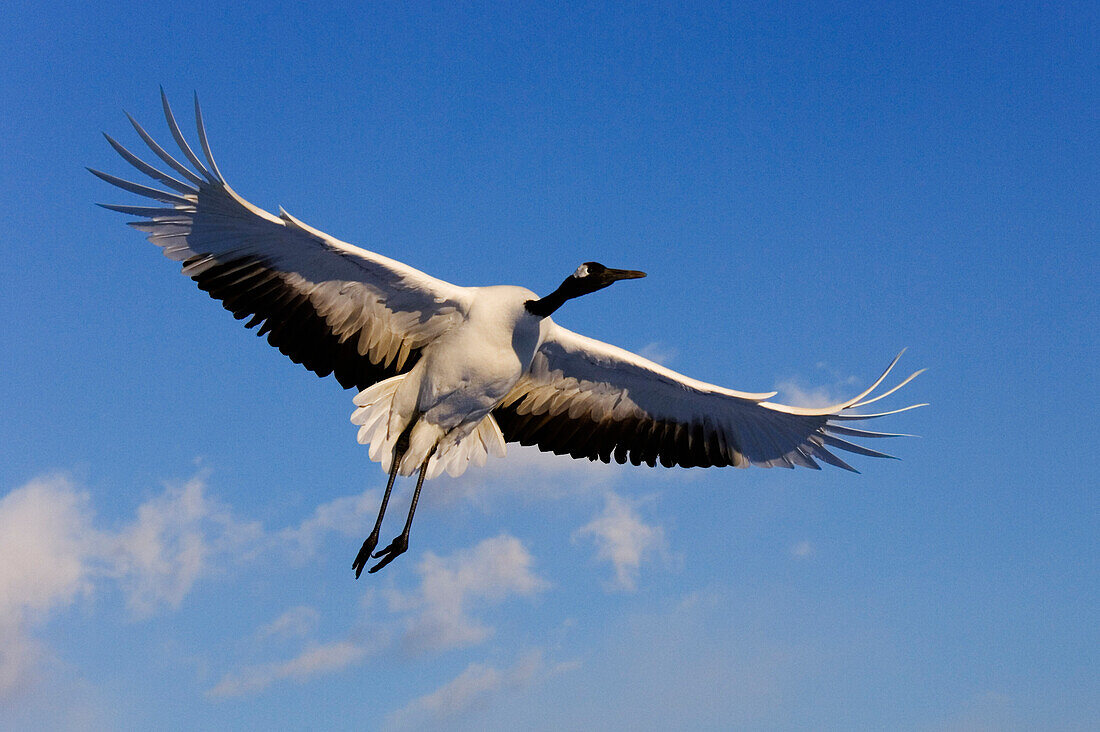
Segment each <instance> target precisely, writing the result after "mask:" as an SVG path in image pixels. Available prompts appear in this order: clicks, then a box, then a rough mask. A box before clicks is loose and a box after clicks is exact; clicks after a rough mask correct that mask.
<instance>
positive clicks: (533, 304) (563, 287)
mask: <svg viewBox="0 0 1100 732" xmlns="http://www.w3.org/2000/svg"><path fill="white" fill-rule="evenodd" d="M586 292H590V290H589V289H586V288H584V287H583V286H582V285H580V283H579V282H578V281H577V278H575V277H566V278H565V281H564V282H562V283H561V284H560V285H558V289H556V290H554V291H553V292H551V293H550V294H549V295H547V296H546V297H543V298H540V299H538V300H528V301H527V302H525V303H523V306H524V307H525V308H527V312H529V313H531V314H532V315H537V316H538V317H540V318H545V317H546V316H548V315H550V314H551V313H552V312H554V311H555V310H557V309H558V308H560V307H561V306H562V305H563V304H565V301H566V300H571V299H573V298H574V297H578V296H580V295H583V294H585V293H586Z"/></svg>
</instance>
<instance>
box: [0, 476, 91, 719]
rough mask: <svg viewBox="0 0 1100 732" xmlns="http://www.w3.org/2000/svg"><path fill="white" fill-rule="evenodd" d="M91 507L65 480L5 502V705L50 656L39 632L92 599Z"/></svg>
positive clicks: (0, 692) (0, 682)
mask: <svg viewBox="0 0 1100 732" xmlns="http://www.w3.org/2000/svg"><path fill="white" fill-rule="evenodd" d="M89 503H90V502H89V500H88V496H87V494H86V493H84V492H83V491H78V490H76V489H75V488H74V487H73V485H72V483H71V482H70V481H69V480H68V479H67V478H65V477H62V476H53V477H46V478H38V479H35V480H32V481H31V482H29V483H27V484H26V485H24V486H22V487H20V488H17V489H15V490H13V491H12V492H10V493H8V494H7V495H6V496H4V497H3V498H2V499H0V557H3V561H2V562H0V698H2V697H3V696H5V695H7V694H9V693H11V692H13V691H14V690H15V689H16V688H18V687H19V686H20V684H21V683H23V682H25V681H26V680H27V677H28V675H30V674H31V673H33V669H34V668H35V664H36V663H37V661H38V659H39V658H40V656H41V655H42V653H43V649H42V648H41V646H40V645H39V644H38V642H37V641H36V640H35V639H34V637H33V636H32V634H31V629H32V628H33V626H34V625H36V624H37V623H39V622H41V621H42V620H44V619H45V617H46V616H47V615H48V614H49V612H50V611H51V610H53V609H55V608H57V607H61V606H65V605H68V604H69V603H71V602H72V601H73V599H74V598H75V597H76V596H77V595H78V594H81V593H86V592H89V591H91V588H92V583H91V579H90V576H89V575H90V568H89V561H90V560H91V558H92V557H93V556H94V554H95V548H96V543H97V536H96V534H95V532H94V531H93V530H92V528H91V523H90V515H91V514H90V510H89Z"/></svg>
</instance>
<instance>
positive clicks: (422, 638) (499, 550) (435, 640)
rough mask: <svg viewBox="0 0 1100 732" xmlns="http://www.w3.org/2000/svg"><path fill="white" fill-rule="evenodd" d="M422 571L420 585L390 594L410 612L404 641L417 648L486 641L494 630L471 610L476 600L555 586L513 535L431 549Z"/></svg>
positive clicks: (392, 603) (394, 605) (394, 607)
mask: <svg viewBox="0 0 1100 732" xmlns="http://www.w3.org/2000/svg"><path fill="white" fill-rule="evenodd" d="M416 571H417V573H418V574H419V575H420V586H419V587H418V588H417V589H416V590H415V591H413V592H411V593H403V592H400V591H396V590H391V591H390V592H389V593H388V595H387V596H388V600H389V607H390V610H391V611H395V612H401V613H406V614H408V619H407V620H406V622H405V634H404V644H405V645H406V646H407V647H408V648H409V649H410V650H412V651H440V650H445V649H448V648H457V647H461V646H469V645H473V644H476V643H480V642H481V641H483V640H485V639H486V638H488V637H489V636H490V635H491V634H492V629H491V628H489V627H487V626H485V625H484V624H482V623H481V622H480V621H479V620H477V619H476V618H475V617H473V616H472V615H471V614H470V613H469V607H470V605H471V604H473V603H474V602H475V601H476V602H477V603H478V604H479V605H486V604H495V603H499V602H503V601H504V600H506V599H508V598H510V597H514V596H519V597H531V596H533V595H535V594H536V593H538V592H540V591H541V590H543V589H545V588H546V587H548V586H549V585H548V583H547V582H546V580H544V579H542V578H541V577H540V576H539V575H538V574H537V573H536V572H535V571H534V558H533V557H532V556H531V554H530V553H529V552H528V551H527V549H526V547H524V546H523V543H522V542H520V540H519V539H517V538H516V537H514V536H509V535H507V534H501V535H500V536H496V537H493V538H491V539H485V540H484V541H482V542H480V543H478V544H477V545H476V546H474V547H472V548H470V549H462V550H459V551H457V552H455V553H453V554H451V555H450V556H446V557H440V556H437V555H435V554H433V553H431V552H427V553H425V555H424V558H423V559H422V560H421V561H420V564H419V565H418V566H417V568H416Z"/></svg>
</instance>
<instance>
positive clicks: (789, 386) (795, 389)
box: [775, 361, 859, 407]
mask: <svg viewBox="0 0 1100 732" xmlns="http://www.w3.org/2000/svg"><path fill="white" fill-rule="evenodd" d="M814 366H815V367H816V368H817V370H818V371H823V372H825V374H826V377H827V379H828V382H829V383H828V384H824V385H821V386H813V387H808V386H805V384H804V382H803V380H802V379H800V378H798V377H792V378H790V379H785V380H783V381H778V382H776V384H775V389H776V391H778V392H779V395H780V397H781V400H782V401H783V403H785V404H790V405H791V406H793V407H828V406H831V405H833V404H839V403H840V402H843V401H845V400H847V399H850V398H851V397H853V396H855V395H856V393H857V391H856V390H855V386H856V385H857V384H859V378H858V377H856V376H851V375H849V376H845V375H843V374H842V373H841V372H840V371H838V370H837V369H835V368H833V367H831V366H829V365H828V364H827V363H825V362H824V361H819V362H817V363H816V364H814Z"/></svg>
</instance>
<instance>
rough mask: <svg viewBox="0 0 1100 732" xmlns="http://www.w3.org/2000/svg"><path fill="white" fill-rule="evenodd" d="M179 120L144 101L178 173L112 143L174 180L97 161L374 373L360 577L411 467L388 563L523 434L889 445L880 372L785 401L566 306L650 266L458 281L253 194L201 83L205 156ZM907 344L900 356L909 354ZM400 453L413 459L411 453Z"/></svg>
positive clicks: (172, 247)
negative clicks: (372, 472)
mask: <svg viewBox="0 0 1100 732" xmlns="http://www.w3.org/2000/svg"><path fill="white" fill-rule="evenodd" d="M161 99H162V103H163V107H164V113H165V116H166V118H167V120H168V126H169V130H170V132H171V134H172V137H173V138H174V139H175V141H176V143H177V144H178V146H179V148H180V150H181V152H182V154H183V155H184V157H185V158H186V159H187V162H188V163H189V164H190V167H189V166H188V165H185V164H184V163H182V162H179V161H178V160H176V159H175V158H174V157H172V156H171V155H170V154H169V153H168V152H166V151H165V150H164V149H163V148H162V147H160V146H159V145H158V144H157V143H156V142H155V141H154V140H153V138H152V137H151V136H150V135H149V134H148V133H146V132H145V130H144V129H142V128H141V126H140V125H138V124H137V122H135V121H134V120H133V118H130V121H131V123H132V124H133V126H134V128H135V129H136V131H137V133H138V135H139V136H140V137H141V138H142V140H144V141H145V143H146V144H147V145H148V146H149V148H150V149H151V150H152V151H153V153H154V154H155V155H156V156H157V157H159V158H160V159H161V160H162V161H163V162H164V163H165V164H166V165H167V166H168V167H169V168H171V169H172V170H173V171H174V172H175V173H176V174H178V176H179V177H176V176H174V175H170V174H167V173H164V172H162V171H160V170H158V169H156V168H154V167H153V166H151V165H149V164H148V163H146V162H144V161H142V160H141V159H139V158H138V157H137V156H135V155H134V154H132V153H131V152H130V151H128V150H127V149H126V148H124V147H123V146H122V145H120V144H119V143H117V142H116V141H115V140H113V139H112V138H111V137H110V136H107V140H108V142H109V143H110V144H111V146H112V147H114V149H115V150H116V151H117V152H118V153H119V154H120V155H121V156H122V157H123V158H124V159H125V160H126V161H127V162H129V163H131V164H132V165H133V166H134V167H135V168H137V169H138V170H139V171H141V172H142V173H144V174H146V175H148V176H149V177H150V178H152V179H153V180H155V181H157V182H159V183H160V184H161V185H163V186H164V187H166V188H167V189H169V190H163V189H158V188H153V187H149V186H145V185H141V184H137V183H132V182H129V181H126V180H123V179H121V178H117V177H115V176H112V175H108V174H106V173H101V172H99V171H95V170H92V171H91V172H93V173H94V174H95V175H97V176H99V177H100V178H102V179H103V180H105V181H107V182H109V183H111V184H113V185H116V186H118V187H119V188H122V189H124V190H126V191H130V192H132V193H136V194H138V195H141V196H145V197H147V198H151V199H153V200H154V201H157V202H159V205H154V206H128V205H121V206H120V205H107V206H106V207H107V208H110V209H112V210H115V211H119V212H122V213H125V214H130V215H133V216H137V217H140V219H141V220H140V221H135V222H131V225H132V226H134V227H136V228H138V229H140V230H141V231H144V232H145V233H146V234H147V235H148V237H149V240H150V241H152V242H153V243H154V244H156V245H158V246H160V247H161V248H162V250H163V252H164V254H165V256H167V257H168V258H170V259H173V260H176V261H179V262H182V266H183V273H184V274H186V275H188V276H190V277H191V278H192V279H194V280H195V281H196V282H197V283H198V285H199V287H200V288H202V289H203V290H206V291H207V292H208V293H210V295H211V296H212V297H215V298H217V299H219V300H221V301H222V302H223V304H224V306H225V307H226V309H228V310H230V311H231V312H233V314H234V315H235V316H236V317H237V318H239V319H244V318H250V320H249V322H248V323H247V326H248V327H254V326H257V325H259V326H261V327H260V330H259V333H260V334H261V335H263V334H266V335H267V337H268V341H269V342H270V343H271V344H272V345H274V346H276V347H278V348H279V349H280V350H281V351H282V352H283V353H285V354H286V355H288V356H289V357H290V358H292V359H293V360H294V361H296V362H298V363H301V364H303V365H304V366H306V367H307V368H309V369H310V370H312V371H314V372H316V373H317V374H318V375H320V376H327V375H328V374H330V373H331V374H333V375H334V376H335V377H336V378H337V379H338V380H339V381H340V383H341V384H342V385H343V386H345V387H356V388H357V389H359V393H358V395H357V396H356V397H355V400H354V401H355V405H356V407H357V408H356V410H355V411H354V413H353V414H352V421H353V422H354V423H355V424H357V425H359V434H358V438H359V441H360V442H362V443H364V444H369V445H370V457H371V459H372V460H376V461H379V462H381V463H382V465H383V467H384V468H385V469H386V470H387V471H388V472H389V473H390V480H389V485H388V486H387V489H386V493H385V497H384V499H383V504H382V510H381V511H380V512H379V517H378V522H377V524H376V526H375V530H374V532H373V533H372V534H371V537H370V538H368V540H367V541H366V542H364V547H363V550H362V551H360V554H359V556H358V557H357V558H356V562H355V568H356V576H358V573H359V571H361V570H362V568H363V564H364V562H365V561H366V558H367V556H369V555H370V552H371V551H373V549H374V545H375V544H376V542H377V533H378V528H379V526H380V524H381V521H382V515H383V514H384V512H385V506H386V502H387V501H388V498H389V492H390V488H392V485H393V479H394V476H395V474H396V473H400V474H402V475H411V474H412V473H414V472H416V471H417V470H419V471H420V476H419V479H418V481H417V488H416V492H415V493H414V500H413V506H412V509H410V512H409V518H408V521H407V522H406V526H405V531H404V532H403V533H402V535H401V536H399V537H398V538H397V539H395V540H394V543H393V544H391V545H390V546H389V547H387V549H385V550H383V551H382V552H379V554H377V555H375V556H380V557H384V559H383V561H382V562H380V563H379V564H378V565H377V566H375V567H373V568H372V569H371V571H376V570H377V569H379V568H381V567H382V566H384V565H385V564H387V563H388V562H389V561H391V560H392V559H393V558H394V557H395V556H397V555H398V554H400V553H401V552H403V551H404V550H405V547H407V540H408V530H409V526H410V525H411V521H412V513H413V510H415V505H416V497H417V496H418V495H419V491H420V486H421V484H422V482H423V480H424V479H425V477H433V476H435V475H437V474H438V473H440V472H441V471H443V470H446V471H447V472H448V473H450V474H451V475H459V474H461V473H462V472H463V471H464V470H465V469H466V467H467V465H468V464H469V463H470V462H474V463H476V464H479V465H480V464H483V463H484V461H485V459H486V458H487V457H488V456H490V455H492V456H503V455H504V453H505V443H506V442H519V443H521V444H527V445H537V446H538V447H539V448H540V449H542V450H548V451H553V452H555V453H559V454H568V455H571V456H573V457H577V458H588V459H591V460H597V459H599V460H602V461H604V462H610V461H611V460H615V461H617V462H620V463H625V462H627V461H629V462H631V463H633V464H635V465H638V464H642V463H645V464H648V465H651V466H652V465H656V464H657V463H658V462H660V463H661V464H662V465H666V466H673V465H681V466H687V467H691V466H701V467H708V466H724V465H735V466H738V467H747V466H748V465H758V466H762V467H788V468H790V467H794V466H796V465H800V466H805V467H809V468H814V469H818V467H819V466H818V464H817V461H818V460H821V461H824V462H826V463H829V464H831V465H835V466H838V467H841V468H845V469H848V470H852V468H851V466H849V465H848V464H847V463H845V462H844V461H843V460H841V459H840V458H839V457H837V456H836V455H835V453H834V452H833V451H832V450H833V449H839V450H844V451H847V452H853V453H859V454H862V455H869V456H874V457H889V456H887V455H885V454H883V453H881V452H878V451H875V450H871V449H868V448H866V447H863V446H861V445H858V444H855V443H853V442H851V441H849V440H848V439H845V438H849V437H856V438H879V437H894V436H897V435H893V434H889V433H881V432H869V431H866V430H861V429H855V428H853V427H851V426H849V424H850V423H851V422H852V421H858V420H866V419H872V418H876V417H881V416H884V415H886V414H894V413H896V412H901V411H905V410H907V409H912V408H914V407H916V406H922V405H912V406H909V407H904V408H902V409H896V410H893V411H890V412H883V413H879V414H856V413H852V412H851V411H849V410H851V409H853V408H856V407H861V406H864V405H866V404H870V403H871V402H874V401H877V400H878V399H881V398H882V397H884V396H887V395H889V394H891V393H893V392H894V391H896V390H897V389H899V388H901V386H904V385H905V384H906V383H908V382H909V381H910V380H911V379H912V378H914V377H915V376H916V375H917V374H919V373H920V372H919V371H918V372H916V373H914V374H913V375H911V376H909V377H908V378H906V379H905V380H904V381H902V382H901V383H900V384H898V385H897V386H895V387H894V388H893V389H890V390H889V391H887V392H885V393H883V394H881V395H879V396H874V397H872V396H871V394H872V393H873V392H874V390H875V389H877V388H878V387H879V385H880V384H881V383H882V381H883V380H884V379H885V377H886V375H887V374H888V373H889V372H890V370H891V369H892V368H893V366H894V364H896V363H897V360H898V359H897V358H895V359H894V361H893V362H892V363H891V364H890V367H889V368H887V369H886V372H884V373H883V375H882V376H881V377H880V378H879V379H878V380H877V381H875V383H874V384H873V385H872V386H871V388H869V389H867V390H866V391H864V392H863V393H861V394H859V395H858V396H856V397H855V398H853V399H850V400H848V401H845V402H842V403H839V404H835V405H832V406H829V407H824V408H820V409H808V408H801V407H791V406H786V405H783V404H778V403H774V402H770V401H768V399H770V398H771V397H772V396H774V395H775V392H769V393H762V394H761V393H747V392H740V391H733V390H731V389H726V388H723V387H720V386H715V385H713V384H707V383H704V382H701V381H696V380H694V379H691V378H688V377H686V376H683V375H681V374H678V373H676V372H674V371H671V370H670V369H666V368H664V367H662V366H660V365H658V364H655V363H653V362H652V361H649V360H647V359H645V358H642V357H640V356H638V355H635V354H633V353H630V352H628V351H625V350H623V349H620V348H616V347H614V346H611V345H608V344H606V343H601V342H600V341H596V340H593V339H591V338H586V337H584V336H582V335H578V334H577V333H574V332H572V331H570V330H567V329H565V328H563V327H561V326H559V325H557V324H556V323H554V322H553V320H552V319H551V318H550V317H549V314H550V313H551V312H553V311H554V310H555V309H556V308H557V307H559V306H560V305H561V304H562V303H563V302H565V301H566V300H568V299H570V298H572V297H577V296H579V295H583V294H586V293H588V292H592V291H594V290H597V289H600V288H602V287H606V286H607V285H610V284H611V283H612V282H614V281H616V280H618V279H628V278H634V277H641V276H644V275H643V273H640V272H632V271H626V270H611V269H607V268H605V267H603V266H602V265H599V264H597V263H594V262H589V263H585V264H584V265H582V266H581V267H579V268H578V269H577V271H576V272H574V273H573V275H571V276H570V277H568V278H567V279H566V280H565V281H564V282H563V283H562V286H561V287H559V288H558V289H557V290H556V291H555V292H554V293H551V294H550V295H548V296H546V297H545V298H539V297H538V296H537V295H536V294H535V293H533V292H531V291H530V290H527V289H524V288H522V287H509V286H498V287H459V286H456V285H452V284H450V283H447V282H444V281H442V280H438V279H435V278H433V277H430V276H428V275H426V274H424V273H422V272H420V271H418V270H415V269H413V268H412V267H409V266H407V265H404V264H402V263H400V262H397V261H395V260H393V259H389V258H387V257H384V256H381V255H379V254H375V253H374V252H369V251H366V250H364V249H360V248H359V247H355V246H353V245H351V244H347V243H345V242H342V241H339V240H337V239H334V238H332V237H330V236H328V235H327V234H324V233H323V232H321V231H318V230H316V229H314V228H312V227H310V226H308V225H306V224H304V223H302V222H301V221H298V220H297V219H295V218H294V217H293V216H291V215H290V214H288V213H286V212H285V211H283V210H282V209H280V213H279V216H274V215H272V214H270V213H268V212H266V211H263V210H261V209H259V208H257V207H256V206H253V205H252V204H250V203H248V202H247V201H245V200H244V199H243V198H241V197H240V196H238V195H237V194H236V193H235V192H234V191H233V189H232V188H230V187H229V185H228V184H227V183H226V182H225V179H224V178H223V177H222V175H221V173H220V172H219V170H218V168H217V165H216V164H215V163H214V160H213V156H212V155H211V152H210V146H209V143H208V142H207V139H206V133H205V130H204V128H203V124H202V114H201V112H200V110H199V106H198V100H197V99H196V102H195V115H196V122H197V127H198V137H199V142H200V145H201V148H202V151H203V154H204V156H205V158H206V162H205V163H204V162H203V161H201V160H200V159H199V158H198V156H197V155H196V154H195V153H194V152H193V151H192V149H191V148H190V146H189V145H188V143H187V141H186V140H185V138H184V136H183V134H182V133H181V131H180V129H179V126H178V125H177V124H176V121H175V118H174V116H173V114H172V111H171V109H170V107H169V105H168V100H167V98H165V97H164V93H163V91H162V92H161ZM900 355H901V354H899V355H898V358H900ZM395 460H396V462H395Z"/></svg>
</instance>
